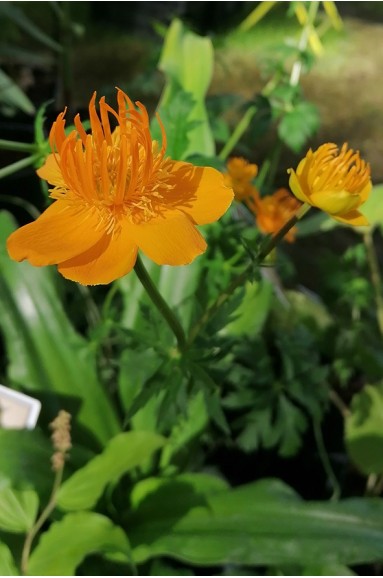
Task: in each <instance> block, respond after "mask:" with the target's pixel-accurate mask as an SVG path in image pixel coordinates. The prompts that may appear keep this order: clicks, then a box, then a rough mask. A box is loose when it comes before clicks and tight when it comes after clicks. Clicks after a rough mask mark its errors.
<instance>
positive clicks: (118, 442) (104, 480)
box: [57, 431, 165, 510]
mask: <svg viewBox="0 0 383 578" xmlns="http://www.w3.org/2000/svg"><path fill="white" fill-rule="evenodd" d="M164 441H165V440H164V438H162V437H161V436H159V435H157V434H154V433H151V432H142V431H138V432H127V433H121V434H119V435H117V436H116V437H115V438H113V439H112V440H110V442H109V443H108V445H107V446H106V448H105V449H104V451H103V452H102V453H101V454H99V455H98V456H96V457H95V458H93V459H92V460H90V462H88V463H87V464H86V465H85V466H84V467H83V468H81V469H79V470H77V472H75V473H74V474H73V475H72V476H71V477H70V478H69V479H68V480H67V481H66V482H64V484H63V485H62V486H61V488H60V490H59V494H58V500H57V503H58V505H59V507H60V508H62V509H64V510H85V509H87V508H91V507H92V506H94V505H95V503H96V502H97V500H98V498H99V497H100V495H101V494H102V492H103V490H104V488H105V486H106V485H107V484H109V483H111V482H116V481H117V480H118V479H119V478H120V477H121V476H122V474H124V473H126V472H128V471H129V470H132V469H133V468H135V467H137V466H139V465H141V464H143V463H144V462H146V460H148V459H149V458H150V457H152V455H153V454H154V452H156V451H157V450H158V449H159V448H160V447H161V446H162V445H163V444H164Z"/></svg>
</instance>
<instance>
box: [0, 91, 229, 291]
mask: <svg viewBox="0 0 383 578" xmlns="http://www.w3.org/2000/svg"><path fill="white" fill-rule="evenodd" d="M117 101H118V111H115V110H114V109H113V108H111V107H110V106H109V105H108V104H107V103H106V102H105V98H104V97H103V98H101V100H100V111H99V114H98V113H97V111H96V106H95V102H96V94H94V95H93V97H92V99H91V101H90V104H89V115H90V124H91V134H87V133H86V131H85V130H84V127H83V125H82V124H81V122H80V118H79V116H78V115H77V116H76V118H75V127H76V128H75V130H73V131H72V132H71V133H70V134H69V135H65V132H64V126H65V120H64V116H65V112H63V113H61V114H59V116H58V117H57V120H56V122H55V123H54V124H53V126H52V129H51V132H50V145H51V148H52V153H53V154H51V155H49V156H48V158H47V160H46V162H45V165H44V166H43V167H42V168H41V169H39V170H38V171H37V172H38V175H39V176H40V177H41V178H43V179H46V180H47V181H48V182H49V183H51V184H52V185H53V188H52V189H50V196H51V197H52V198H53V199H55V201H54V202H53V203H52V204H51V205H50V207H48V209H47V210H46V211H45V212H44V213H43V214H42V215H41V216H40V217H39V218H38V219H37V220H36V221H35V222H33V223H30V224H29V225H26V226H24V227H21V228H20V229H18V230H17V231H15V232H14V233H13V234H12V235H11V236H10V237H9V238H8V242H7V246H8V252H9V255H10V256H11V257H12V258H13V259H15V260H16V261H22V260H23V259H28V261H29V262H30V263H31V264H32V265H36V266H43V265H52V264H57V265H58V269H59V271H60V273H61V274H62V275H63V276H64V277H66V278H68V279H72V280H73V281H78V282H79V283H82V284H84V285H96V284H100V283H110V282H111V281H113V280H114V279H117V278H119V277H122V276H123V275H125V274H126V273H128V272H129V271H130V270H131V269H132V267H133V266H134V264H135V262H136V258H137V250H138V249H141V250H142V251H143V253H145V254H146V255H147V256H148V257H149V258H150V259H152V260H153V261H154V262H155V263H158V264H159V265H165V264H167V265H185V264H187V263H190V262H191V261H192V260H193V259H194V258H195V257H197V256H198V255H200V254H201V253H203V252H204V251H205V249H206V243H205V240H204V239H203V237H202V236H201V234H200V233H199V231H198V230H197V229H196V227H195V225H196V224H197V225H203V224H206V223H211V222H213V221H216V220H217V219H218V218H219V217H221V216H222V215H223V213H224V212H225V211H226V210H227V208H228V207H229V205H230V203H231V201H232V199H233V191H232V190H231V189H230V188H228V187H227V186H226V185H225V184H224V180H223V177H222V175H221V173H219V172H218V171H216V170H215V169H212V168H208V167H195V166H193V165H191V164H189V163H185V162H180V161H174V160H172V159H170V158H165V149H166V137H165V132H164V130H163V127H162V125H161V130H162V145H161V147H160V146H159V145H158V143H157V142H156V141H152V139H151V136H150V132H149V117H148V114H147V111H146V109H145V107H144V106H143V105H142V104H140V103H136V104H137V107H138V109H136V107H135V106H134V105H133V103H132V101H131V100H130V99H129V98H128V96H127V95H126V94H124V93H123V92H122V91H121V90H118V93H117ZM109 115H112V117H114V119H115V121H117V126H116V128H115V129H114V130H113V131H112V129H111V127H110V122H109ZM159 122H160V121H159Z"/></svg>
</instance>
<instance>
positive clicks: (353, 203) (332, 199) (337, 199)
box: [310, 191, 360, 215]
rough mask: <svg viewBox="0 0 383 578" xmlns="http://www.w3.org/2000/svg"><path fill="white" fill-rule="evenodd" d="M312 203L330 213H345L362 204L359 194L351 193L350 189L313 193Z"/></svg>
mask: <svg viewBox="0 0 383 578" xmlns="http://www.w3.org/2000/svg"><path fill="white" fill-rule="evenodd" d="M310 199H311V204H312V205H314V207H318V209H321V210H322V211H325V212H326V213H329V215H343V214H344V213H349V212H350V211H352V210H353V209H356V207H359V205H360V197H359V195H351V194H350V193H349V192H348V191H324V192H322V193H312V195H311V197H310Z"/></svg>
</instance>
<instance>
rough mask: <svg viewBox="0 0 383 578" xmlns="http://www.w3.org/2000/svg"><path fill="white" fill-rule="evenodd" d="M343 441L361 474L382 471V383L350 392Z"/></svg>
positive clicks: (379, 472) (380, 472)
mask: <svg viewBox="0 0 383 578" xmlns="http://www.w3.org/2000/svg"><path fill="white" fill-rule="evenodd" d="M345 441H346V448H347V450H348V453H349V455H350V457H351V459H352V461H353V462H354V463H355V465H356V466H358V468H359V469H360V470H361V471H362V472H363V473H364V474H366V475H368V474H382V473H383V385H366V386H365V387H364V389H363V390H362V391H361V392H360V393H357V394H356V395H354V397H353V398H352V402H351V414H350V415H349V416H348V417H347V418H346V423H345Z"/></svg>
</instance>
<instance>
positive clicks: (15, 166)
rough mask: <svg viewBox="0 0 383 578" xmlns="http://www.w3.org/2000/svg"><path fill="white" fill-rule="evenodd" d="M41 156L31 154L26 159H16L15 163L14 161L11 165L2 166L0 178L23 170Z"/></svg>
mask: <svg viewBox="0 0 383 578" xmlns="http://www.w3.org/2000/svg"><path fill="white" fill-rule="evenodd" d="M39 157H40V155H39V154H35V155H31V156H30V157H26V158H25V159H21V160H19V161H16V162H15V163H12V164H11V165H8V166H6V167H3V168H1V169H0V179H4V178H5V177H8V176H9V175H12V174H13V173H17V172H18V171H21V170H22V169H25V168H26V167H29V166H30V165H33V164H34V163H35V162H36V161H37V159H38V158H39Z"/></svg>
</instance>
